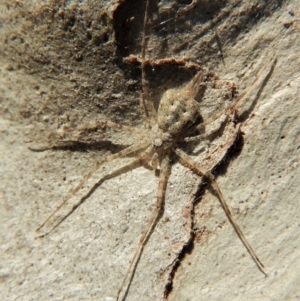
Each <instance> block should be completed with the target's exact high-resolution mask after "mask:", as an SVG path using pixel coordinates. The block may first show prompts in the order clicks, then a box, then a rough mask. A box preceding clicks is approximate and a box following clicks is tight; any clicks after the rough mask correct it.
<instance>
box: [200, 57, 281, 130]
mask: <svg viewBox="0 0 300 301" xmlns="http://www.w3.org/2000/svg"><path fill="white" fill-rule="evenodd" d="M276 63H277V59H276V58H272V59H271V60H270V62H269V63H268V64H267V66H265V67H264V68H262V70H261V71H260V72H259V74H258V76H257V77H256V79H255V80H254V82H253V83H252V85H251V86H250V88H249V89H248V90H246V91H244V92H243V93H242V94H241V95H240V96H239V97H238V98H237V99H236V100H234V101H233V102H232V103H231V104H230V105H229V106H228V107H226V108H225V109H224V110H222V111H221V112H219V113H218V114H216V115H215V116H213V117H211V118H208V119H206V120H205V121H204V122H202V123H201V124H199V125H198V126H197V128H196V129H197V130H201V129H203V128H204V127H205V126H207V125H208V124H210V123H213V122H214V121H215V120H217V119H218V118H220V117H221V116H222V115H224V114H228V112H229V111H230V110H232V109H233V110H234V109H235V107H236V106H237V104H238V103H239V102H240V101H241V100H242V99H243V98H244V97H245V96H246V95H248V94H250V92H253V91H256V92H254V93H253V95H254V99H255V100H256V99H258V97H259V95H260V94H261V92H262V89H263V88H264V86H265V84H266V82H267V81H268V79H269V77H270V76H271V74H272V72H273V70H274V68H275V65H276ZM261 76H262V77H263V78H262V80H260V81H259V79H260V78H261ZM254 102H255V101H254Z"/></svg>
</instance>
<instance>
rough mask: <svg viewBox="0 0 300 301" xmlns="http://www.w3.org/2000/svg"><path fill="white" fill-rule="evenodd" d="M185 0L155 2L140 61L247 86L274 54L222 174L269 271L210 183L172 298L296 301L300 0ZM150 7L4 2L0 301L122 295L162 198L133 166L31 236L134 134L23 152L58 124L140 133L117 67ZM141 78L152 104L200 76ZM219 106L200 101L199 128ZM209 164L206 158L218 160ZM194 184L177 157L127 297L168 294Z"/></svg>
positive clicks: (135, 97) (246, 103)
mask: <svg viewBox="0 0 300 301" xmlns="http://www.w3.org/2000/svg"><path fill="white" fill-rule="evenodd" d="M190 2H191V1H177V2H176V1H169V2H167V1H161V2H160V7H157V6H155V4H151V7H150V17H151V22H150V24H149V25H148V30H147V34H148V35H149V43H148V47H147V56H148V57H149V58H151V59H161V58H166V57H171V56H174V57H176V58H178V59H179V58H181V59H182V58H185V59H188V60H190V61H193V62H198V63H201V64H205V65H206V66H207V67H210V68H212V69H214V71H215V73H217V74H218V75H219V77H220V78H222V79H226V80H234V81H235V82H236V83H237V85H238V91H239V92H240V93H241V92H242V91H244V89H249V87H250V86H251V83H253V81H254V79H255V78H256V76H258V75H259V70H261V68H263V67H264V66H265V65H266V64H267V62H268V61H269V59H270V58H271V57H273V56H274V57H277V59H278V62H277V65H276V68H275V69H274V72H273V73H272V76H271V77H270V79H269V80H268V82H267V83H266V85H265V87H264V89H263V91H262V93H261V94H260V95H259V98H258V99H257V101H255V100H253V98H251V97H246V98H245V99H244V100H243V102H241V104H240V105H239V113H240V115H241V118H240V120H241V121H242V122H243V123H242V125H241V128H242V131H243V133H244V134H243V137H242V138H241V139H240V141H239V142H238V144H237V147H236V148H235V149H234V150H233V152H231V153H230V154H229V156H228V160H227V161H226V162H225V163H224V164H223V166H222V168H220V169H219V170H218V172H219V176H218V177H217V181H218V183H219V185H220V187H221V189H222V192H223V194H224V195H225V198H226V199H227V201H228V204H229V205H230V207H231V209H232V211H233V214H234V216H235V218H236V220H237V221H238V223H239V224H240V226H241V228H242V229H243V231H244V233H245V235H246V237H247V238H248V239H249V241H250V243H251V245H252V246H253V248H254V249H255V251H256V253H257V254H258V256H259V258H260V259H261V260H262V262H263V263H264V265H265V267H266V272H267V273H268V277H267V278H265V277H264V275H263V274H262V273H261V272H260V271H259V270H258V269H257V267H256V266H255V264H254V262H253V260H252V259H251V257H250V255H249V254H248V253H247V251H246V249H245V248H244V246H243V245H242V243H241V241H240V240H239V239H238V237H237V235H236V233H235V232H234V230H233V228H232V226H231V225H230V223H229V222H228V220H227V218H226V216H225V213H224V212H223V210H222V208H221V207H220V205H219V203H218V200H217V198H216V197H215V196H214V195H212V194H211V192H210V191H209V190H207V191H205V193H204V194H203V196H202V198H201V200H200V201H198V202H196V206H195V215H194V223H195V226H194V228H195V229H196V235H195V237H194V240H193V243H192V244H190V245H189V247H188V248H187V251H188V252H186V253H184V256H182V257H183V258H181V261H180V265H179V266H178V268H177V269H176V271H175V276H174V277H173V278H172V281H173V285H172V291H171V292H170V293H169V295H168V300H247V299H249V300H298V299H300V293H299V286H300V280H299V277H298V271H299V270H300V251H299V242H300V240H299V209H298V208H299V205H298V203H299V202H298V200H299V197H298V196H299V191H300V189H299V187H298V185H297V184H298V183H299V175H300V172H299V159H300V154H299V152H300V140H299V132H300V122H299V116H300V102H299V101H298V95H299V92H300V91H299V76H300V72H299V64H300V59H299V55H298V53H299V49H300V48H299V47H300V45H299V43H300V42H299V41H300V39H299V26H300V25H299V15H300V9H299V5H298V1H297V0H291V1H275V0H274V1H268V2H267V1H259V0H257V1H254V2H253V1H251V3H250V2H249V1H233V0H232V1H229V0H228V1H200V0H199V1H194V2H193V3H195V7H194V8H193V9H190V10H188V9H187V8H188V6H187V5H188V4H189V3H190ZM153 3H154V2H153ZM143 12H144V6H143V3H142V2H141V1H129V0H127V1H124V2H123V3H122V4H119V3H118V2H117V1H111V2H105V1H71V0H70V1H43V2H42V3H41V1H15V2H14V1H8V0H7V1H6V0H1V1H0V23H1V28H0V38H1V48H0V64H1V77H0V97H1V99H0V110H1V111H0V112H1V119H0V133H1V143H0V147H1V158H0V164H1V165H0V168H1V186H0V200H1V210H0V214H1V218H0V219H1V263H0V279H1V282H0V283H1V292H2V298H3V300H18V299H21V300H85V299H86V300H105V299H107V300H109V298H108V297H109V296H111V297H112V298H114V297H115V296H116V293H117V291H118V289H119V286H120V284H121V281H122V279H123V275H124V273H125V271H126V269H127V267H128V264H129V261H130V260H131V258H132V255H133V252H134V250H135V248H136V246H137V243H138V240H139V237H140V233H141V232H142V230H143V228H144V226H145V224H146V221H147V219H148V218H149V216H150V214H151V210H152V208H153V206H154V203H155V195H156V191H157V177H155V175H154V173H153V172H152V171H150V170H147V169H145V168H138V169H135V170H133V171H130V172H128V173H125V174H122V175H120V176H118V177H116V178H114V179H111V180H109V181H106V182H104V183H103V184H102V185H101V186H100V187H98V188H97V189H96V190H95V191H94V192H93V193H92V194H91V196H89V197H88V198H87V199H86V200H85V201H84V202H83V203H82V204H81V205H80V206H79V207H78V208H77V209H76V210H75V211H74V212H73V213H72V214H71V215H70V216H67V218H66V219H65V220H64V221H63V222H62V223H61V224H59V225H58V227H57V228H56V229H55V230H54V231H52V232H51V233H50V234H48V235H46V236H45V237H42V238H41V237H38V233H36V232H35V230H36V228H37V227H38V226H39V225H40V224H41V223H42V222H43V221H44V220H45V218H46V217H47V216H48V215H49V214H50V213H51V212H52V211H53V210H54V208H55V207H56V206H57V205H58V204H59V203H60V202H61V201H62V200H63V198H64V197H65V196H66V195H67V193H68V191H69V190H70V189H72V187H74V185H76V184H77V183H78V182H79V181H80V180H81V179H82V178H83V176H84V175H85V174H86V173H87V172H88V170H89V169H90V168H91V166H92V165H93V164H94V162H96V160H97V159H98V158H100V157H101V156H103V155H105V154H107V153H110V152H116V151H118V150H120V149H121V148H122V145H124V144H125V145H129V144H131V143H133V142H134V141H136V137H135V136H132V135H128V134H124V133H114V132H113V131H106V132H105V133H103V132H101V131H98V132H95V133H94V132H92V133H90V135H88V136H87V137H84V143H82V144H78V143H75V144H72V145H70V144H69V146H68V144H67V143H64V144H62V145H60V147H59V148H58V149H57V150H48V151H44V152H32V151H30V150H29V149H28V147H29V146H35V145H40V144H41V143H42V144H43V145H45V144H47V143H46V141H47V139H46V135H47V134H48V133H49V132H53V131H55V130H56V129H59V128H61V127H62V126H63V125H70V126H75V125H79V124H84V123H86V122H89V121H95V120H99V119H101V118H107V119H110V120H114V121H116V122H120V123H122V124H127V125H135V126H141V124H142V121H141V118H140V113H139V109H138V108H139V106H138V105H139V93H140V91H141V81H140V80H141V72H140V65H139V64H138V63H134V62H131V63H130V62H129V63H124V62H123V58H125V57H126V56H128V55H130V54H134V55H140V51H141V48H140V39H141V28H142V19H143ZM157 16H159V17H157ZM133 17H134V18H133ZM166 19H170V21H169V22H168V23H166V24H165V25H164V26H161V25H159V22H160V21H161V20H166ZM162 27H163V28H162ZM147 76H148V79H149V84H150V89H151V92H152V97H153V101H154V103H155V105H156V106H157V105H158V102H159V99H160V96H161V93H162V91H164V89H165V88H166V87H174V86H177V85H182V84H184V83H186V82H187V81H189V80H190V79H191V78H192V76H193V70H189V69H187V68H184V67H180V66H176V65H175V66H171V65H162V66H158V67H156V68H153V70H152V69H151V68H150V67H148V68H147ZM253 95H255V91H253ZM218 101H219V100H218V99H215V102H216V103H214V102H213V99H208V100H207V102H205V103H202V107H203V109H202V111H203V118H204V119H205V118H207V116H209V115H210V114H212V113H213V111H214V109H215V107H214V105H216V106H217V105H218ZM253 101H254V103H255V106H254V107H251V104H252V103H253ZM219 102H220V101H219ZM212 106H213V109H212ZM249 108H251V110H250V111H249V110H248V109H249ZM247 110H248V111H247ZM226 133H227V132H225V133H224V135H225V136H226ZM95 141H96V142H95ZM217 141H219V140H217ZM218 143H220V142H215V141H204V142H202V144H199V145H198V146H197V149H198V150H199V152H198V153H196V154H195V155H194V158H195V159H196V160H198V161H199V162H200V161H202V159H204V158H206V157H208V156H209V155H211V154H212V153H213V150H214V147H216V146H218ZM200 150H201V151H202V152H200ZM128 160H130V158H126V159H122V160H117V161H114V162H112V163H111V164H108V165H106V166H103V168H101V169H100V170H99V172H97V174H95V176H93V177H92V179H91V180H90V181H89V182H88V183H87V186H86V187H85V188H84V189H82V190H81V191H80V192H79V193H78V194H77V195H76V196H75V197H74V198H72V200H71V202H70V204H69V205H68V206H67V207H66V208H65V209H63V210H62V211H60V212H59V213H58V214H57V216H56V217H55V218H53V220H52V221H51V223H50V226H51V225H52V226H53V225H56V224H57V223H58V222H59V221H60V219H61V218H63V217H64V216H66V214H67V213H68V212H69V210H70V209H71V208H72V206H73V205H74V204H76V203H78V202H79V201H80V199H81V198H82V197H84V196H85V195H86V194H87V193H88V191H89V188H91V187H93V185H94V184H95V183H96V182H97V181H98V180H99V179H101V175H102V176H103V175H104V174H105V173H107V172H110V171H112V170H114V168H116V167H118V166H121V165H123V164H125V163H126V162H128ZM211 160H212V159H211ZM207 161H208V162H204V163H203V164H204V165H205V166H211V165H210V164H212V162H209V160H207ZM213 163H214V164H215V163H216V162H213ZM214 164H212V165H214ZM199 183H201V179H200V178H199V177H197V176H194V175H193V174H192V173H191V172H190V171H189V170H187V169H186V168H184V167H182V166H181V165H179V163H175V164H174V166H173V169H172V176H171V178H170V182H169V185H168V192H167V196H166V207H165V213H164V216H163V217H162V218H161V220H160V221H159V223H158V225H157V227H156V228H155V231H154V233H153V234H152V236H151V238H150V240H149V242H148V244H147V246H146V248H145V251H144V253H143V256H142V258H141V260H140V263H139V265H138V268H137V270H136V273H135V276H134V279H133V282H132V285H131V287H130V291H129V294H128V296H127V300H130V301H131V300H162V299H163V292H164V289H165V285H166V282H167V279H168V277H169V274H168V273H169V272H170V267H169V266H168V265H169V264H171V263H172V262H173V260H174V259H175V258H176V256H177V254H178V252H180V250H181V248H182V246H183V245H185V243H186V242H187V240H188V238H189V233H188V231H187V230H188V229H186V222H187V219H186V210H187V209H186V208H187V206H188V205H189V204H190V202H191V201H192V200H193V193H194V192H195V190H196V189H197V185H199ZM200 190H201V189H200ZM46 230H47V229H45V231H46Z"/></svg>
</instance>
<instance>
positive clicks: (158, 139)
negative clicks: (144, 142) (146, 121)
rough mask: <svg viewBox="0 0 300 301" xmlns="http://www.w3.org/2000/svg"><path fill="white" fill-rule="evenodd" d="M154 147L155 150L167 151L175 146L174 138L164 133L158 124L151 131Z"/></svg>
mask: <svg viewBox="0 0 300 301" xmlns="http://www.w3.org/2000/svg"><path fill="white" fill-rule="evenodd" d="M151 140H152V146H153V147H154V148H155V149H167V148H169V147H170V146H171V145H172V144H173V141H174V139H173V137H172V135H171V134H170V133H168V132H164V131H163V130H162V129H160V128H159V126H158V124H156V125H155V126H153V128H152V131H151Z"/></svg>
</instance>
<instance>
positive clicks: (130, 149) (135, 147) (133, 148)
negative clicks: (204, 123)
mask: <svg viewBox="0 0 300 301" xmlns="http://www.w3.org/2000/svg"><path fill="white" fill-rule="evenodd" d="M147 146H149V141H146V142H142V143H140V144H134V145H132V146H129V147H127V148H125V149H123V150H121V151H120V152H118V153H116V154H112V155H109V156H106V157H104V158H102V159H101V160H100V161H98V162H96V164H95V165H94V166H93V167H92V169H91V170H90V171H89V172H88V174H87V175H86V176H85V177H84V178H83V180H82V181H81V182H80V183H79V184H78V185H77V186H76V187H75V188H74V189H72V190H71V191H70V192H69V194H68V195H67V197H66V198H65V199H64V200H63V202H62V203H61V204H60V205H59V206H58V207H57V208H56V209H55V210H54V211H53V212H52V213H51V214H50V215H49V217H48V218H47V219H46V220H45V221H44V222H43V223H42V224H41V225H40V226H39V227H38V228H37V230H36V231H39V230H40V229H41V228H43V227H44V225H45V224H46V223H47V222H48V221H49V220H50V218H51V217H52V216H53V215H54V214H55V213H56V212H57V211H58V210H59V209H61V208H62V207H63V206H64V205H65V204H66V203H67V201H68V200H69V199H70V198H71V197H72V196H73V195H74V194H76V193H77V192H78V191H79V189H81V187H82V186H83V185H84V184H85V183H86V181H87V180H88V179H89V178H90V177H91V176H92V175H93V174H94V173H95V172H96V171H97V170H98V168H99V167H100V166H101V165H102V164H103V163H108V162H110V161H113V160H114V159H117V158H121V157H124V156H126V155H128V154H130V153H134V152H137V151H139V150H141V149H143V148H146V147H147Z"/></svg>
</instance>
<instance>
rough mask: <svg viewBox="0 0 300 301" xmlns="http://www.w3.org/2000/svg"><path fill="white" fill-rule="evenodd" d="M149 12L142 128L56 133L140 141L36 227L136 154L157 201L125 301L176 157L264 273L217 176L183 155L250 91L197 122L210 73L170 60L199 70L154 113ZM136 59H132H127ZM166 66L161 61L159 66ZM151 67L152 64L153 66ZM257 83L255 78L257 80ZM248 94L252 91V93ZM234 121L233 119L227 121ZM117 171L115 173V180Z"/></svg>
mask: <svg viewBox="0 0 300 301" xmlns="http://www.w3.org/2000/svg"><path fill="white" fill-rule="evenodd" d="M148 10H149V0H147V1H146V8H145V15H144V21H143V28H144V29H143V34H142V54H141V60H140V63H141V71H142V96H141V98H140V110H141V114H142V118H143V121H144V124H145V126H144V127H143V128H134V127H131V126H124V125H120V124H117V123H114V122H111V121H108V120H102V121H96V122H94V123H91V124H88V125H83V126H80V127H77V128H64V129H63V130H61V131H60V132H58V133H57V134H58V135H59V136H61V137H63V136H64V135H66V134H68V133H74V132H78V133H80V134H82V133H84V132H87V131H89V130H91V129H94V128H95V127H99V126H103V127H106V128H111V129H113V130H115V131H120V132H129V133H133V134H136V135H138V136H139V142H138V143H136V144H132V145H130V146H128V147H126V148H125V149H123V150H121V151H119V152H117V153H115V154H112V155H108V156H105V157H103V158H101V159H100V160H99V161H98V162H96V163H95V164H94V166H93V167H92V168H91V170H90V171H89V172H88V174H87V175H86V176H85V177H84V178H83V179H82V181H81V182H80V183H79V184H78V185H77V186H76V187H75V188H74V189H73V190H72V191H71V192H70V193H69V194H68V195H67V197H66V198H65V199H64V200H63V202H62V203H61V204H60V205H59V206H58V207H57V208H56V209H55V210H54V211H53V212H52V213H51V215H50V216H49V217H48V218H47V219H46V220H45V221H44V222H43V223H42V224H41V225H40V226H39V228H38V229H37V231H39V230H40V229H41V228H43V227H44V226H45V224H46V223H47V222H48V221H49V220H50V219H51V218H52V217H53V216H54V215H55V214H56V212H57V211H58V210H60V209H61V208H62V207H63V206H64V205H65V204H66V203H67V201H68V200H69V199H70V198H71V197H72V196H73V195H75V194H76V193H77V192H78V191H79V190H80V189H81V188H82V187H83V186H84V184H85V183H86V182H87V180H88V179H89V178H90V177H91V176H92V175H93V174H94V173H95V172H96V171H97V170H98V169H99V167H100V166H101V165H102V164H105V163H108V162H110V161H113V160H115V159H117V158H121V157H125V156H128V155H132V154H134V155H135V156H136V158H134V159H133V161H132V162H131V163H129V165H127V166H126V168H127V170H130V168H133V167H135V166H137V165H141V166H147V167H150V168H151V169H153V170H154V171H155V172H156V173H158V174H159V183H158V190H157V196H156V205H155V208H154V210H153V212H152V215H151V216H150V219H149V220H148V223H147V225H146V227H145V229H144V231H143V233H142V235H141V238H140V241H139V244H138V246H137V249H136V251H135V253H134V256H133V259H132V261H131V263H130V265H129V267H128V270H127V272H126V273H125V276H124V279H123V281H122V284H121V286H120V289H119V291H118V293H117V297H116V300H120V299H121V300H125V298H126V296H127V294H128V291H129V288H130V284H131V281H132V279H133V276H134V272H135V269H136V267H137V265H138V262H139V259H140V257H141V255H142V252H143V249H144V248H145V246H146V244H147V241H148V239H149V237H150V235H151V233H152V232H153V230H154V228H155V226H156V224H157V222H158V220H159V218H160V216H161V215H162V211H163V207H164V202H165V193H166V189H167V184H168V179H169V176H170V174H171V168H172V165H171V158H172V157H173V156H176V157H177V158H178V159H179V162H180V163H181V164H182V165H184V166H186V167H188V168H189V169H190V170H191V171H193V172H194V173H196V174H198V175H201V176H204V177H205V178H206V179H207V180H208V181H209V183H210V185H211V188H212V189H213V190H214V192H215V193H216V195H217V197H218V199H219V201H220V203H221V205H222V207H223V209H224V211H225V213H226V215H227V217H228V219H229V221H230V223H231V224H232V225H233V227H234V229H235V231H236V233H237V234H238V236H239V238H240V239H241V241H242V242H243V244H244V245H245V247H246V249H247V251H248V252H249V253H250V255H251V257H252V258H253V260H254V262H255V263H256V265H257V267H258V268H259V269H260V271H261V272H262V273H264V274H265V275H266V273H265V272H264V266H263V264H262V263H261V261H260V259H259V258H258V257H257V255H256V254H255V252H254V250H253V249H252V247H251V245H250V243H249V242H248V241H247V239H246V237H245V236H244V234H243V232H242V230H241V229H240V227H239V225H238V224H237V223H236V221H235V220H234V218H233V215H232V213H231V211H230V209H229V207H228V205H227V203H226V201H225V198H224V196H223V194H222V192H221V189H220V187H219V185H218V184H217V182H216V179H215V176H214V175H213V174H212V172H211V171H210V170H207V169H205V168H203V167H202V166H201V165H200V164H198V163H197V162H196V161H195V160H194V159H193V158H191V157H190V156H189V155H188V154H187V153H186V152H185V151H184V150H183V148H184V146H185V145H186V144H187V143H189V142H195V141H200V140H202V139H205V136H206V134H203V133H202V131H203V130H204V129H205V127H206V126H207V125H209V124H211V123H213V122H214V121H215V120H217V119H219V118H220V117H221V116H224V115H225V116H226V117H227V118H226V119H227V122H232V120H231V121H230V120H229V119H230V116H234V114H235V111H236V110H235V108H236V106H237V104H238V102H239V101H240V100H241V99H242V98H244V96H245V95H246V94H247V93H248V91H245V92H243V93H242V94H241V95H240V96H239V97H237V98H236V99H235V100H234V101H232V102H231V104H230V105H228V106H227V107H226V108H225V109H223V110H221V112H219V113H218V114H216V115H214V116H212V117H211V118H208V119H206V120H205V121H203V122H199V117H200V116H201V111H200V107H199V103H198V102H197V101H196V100H195V97H196V95H197V94H198V92H199V89H200V87H201V84H202V82H203V79H204V78H205V77H207V76H208V73H209V71H208V70H207V69H206V68H204V67H202V66H200V65H198V64H191V63H185V62H184V61H182V60H175V59H169V61H170V60H171V61H172V60H173V61H175V63H177V64H184V65H186V66H190V65H193V67H194V68H196V69H197V70H198V72H197V73H196V75H195V76H194V77H193V79H192V80H191V81H190V82H189V83H187V84H186V85H185V86H184V87H182V88H172V89H169V90H167V91H165V93H164V95H163V96H162V98H161V100H160V103H159V106H158V109H157V110H155V108H154V105H153V102H152V101H151V99H150V96H149V95H150V93H149V88H148V82H147V79H146V72H145V69H146V64H147V63H148V64H149V63H151V62H149V61H147V60H146V58H145V57H146V35H145V27H146V23H147V19H148ZM135 59H136V60H139V59H137V58H134V57H133V56H132V57H131V58H130V60H135ZM165 62H168V59H165V60H163V61H161V62H157V64H159V63H165ZM152 64H154V63H153V62H152ZM275 64H276V59H273V58H272V59H271V61H270V63H269V64H268V65H267V67H265V68H264V75H263V80H262V81H260V82H259V83H258V86H259V88H258V90H260V87H262V85H263V84H264V83H265V81H266V80H267V79H268V77H269V76H270V74H271V73H272V71H273V68H274V66H275ZM257 78H259V77H257ZM256 82H257V80H255V81H254V83H253V85H252V87H254V88H256V89H257V85H256ZM250 90H251V89H250ZM231 119H234V117H231ZM235 127H236V132H238V129H239V128H238V125H236V126H235ZM117 173H118V171H117V172H116V175H117Z"/></svg>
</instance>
